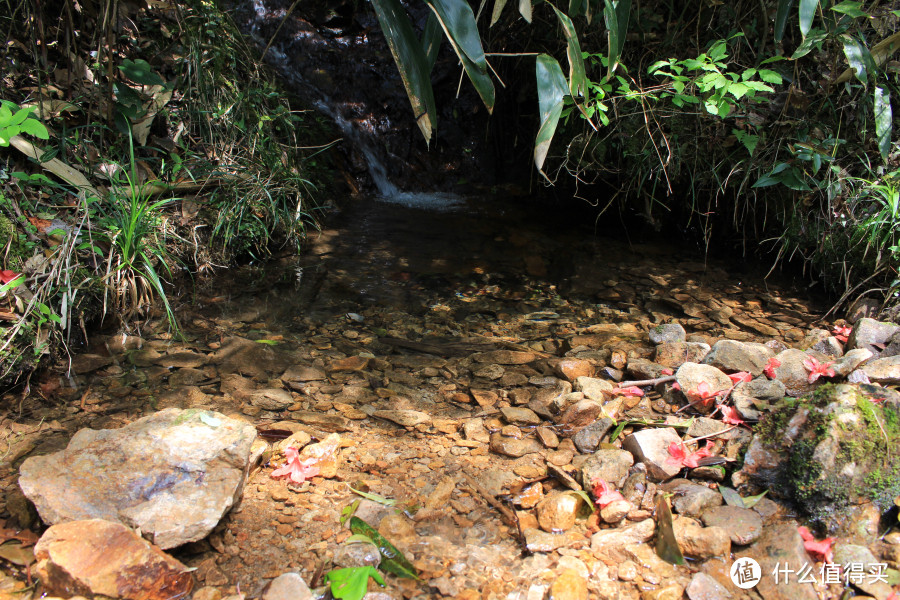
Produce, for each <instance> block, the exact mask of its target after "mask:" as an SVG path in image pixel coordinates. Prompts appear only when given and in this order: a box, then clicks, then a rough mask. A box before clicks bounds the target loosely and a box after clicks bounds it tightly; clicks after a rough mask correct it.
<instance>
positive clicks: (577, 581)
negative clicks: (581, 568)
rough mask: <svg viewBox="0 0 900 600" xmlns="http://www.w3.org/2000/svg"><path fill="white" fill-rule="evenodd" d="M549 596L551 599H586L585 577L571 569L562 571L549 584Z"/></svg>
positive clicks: (586, 586)
mask: <svg viewBox="0 0 900 600" xmlns="http://www.w3.org/2000/svg"><path fill="white" fill-rule="evenodd" d="M550 598H552V599H553V600H587V598H588V584H587V579H586V578H585V577H584V576H583V575H581V574H579V573H578V572H577V571H575V570H573V569H567V570H565V571H563V572H562V573H561V574H560V575H559V577H557V578H556V579H554V580H553V583H552V584H550Z"/></svg>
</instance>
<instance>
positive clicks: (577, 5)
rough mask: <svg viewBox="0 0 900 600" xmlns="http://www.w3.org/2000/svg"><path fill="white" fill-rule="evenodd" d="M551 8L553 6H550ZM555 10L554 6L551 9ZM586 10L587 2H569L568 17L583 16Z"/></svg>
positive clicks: (573, 0)
mask: <svg viewBox="0 0 900 600" xmlns="http://www.w3.org/2000/svg"><path fill="white" fill-rule="evenodd" d="M551 6H553V5H552V4H551ZM553 8H554V9H555V8H556V7H555V6H554V7H553ZM587 10H588V2H587V0H569V11H568V12H569V14H570V15H576V16H577V15H584V14H585V13H586V12H587Z"/></svg>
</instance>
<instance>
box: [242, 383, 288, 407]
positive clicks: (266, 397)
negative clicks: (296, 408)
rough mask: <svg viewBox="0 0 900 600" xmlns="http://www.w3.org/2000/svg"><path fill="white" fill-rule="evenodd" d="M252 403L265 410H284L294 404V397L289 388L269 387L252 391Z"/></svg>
mask: <svg viewBox="0 0 900 600" xmlns="http://www.w3.org/2000/svg"><path fill="white" fill-rule="evenodd" d="M250 404H252V405H253V406H258V407H260V408H261V409H263V410H284V409H286V408H288V407H289V406H291V405H292V404H294V397H293V396H291V393H290V392H289V391H287V390H282V389H278V388H269V389H265V390H258V391H255V392H252V393H251V394H250Z"/></svg>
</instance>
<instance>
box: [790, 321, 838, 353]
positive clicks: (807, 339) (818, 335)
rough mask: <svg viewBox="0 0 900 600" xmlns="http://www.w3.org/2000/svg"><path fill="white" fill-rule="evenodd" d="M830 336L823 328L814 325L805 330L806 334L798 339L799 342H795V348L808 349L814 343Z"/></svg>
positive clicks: (818, 342)
mask: <svg viewBox="0 0 900 600" xmlns="http://www.w3.org/2000/svg"><path fill="white" fill-rule="evenodd" d="M830 336H831V334H830V333H828V331H827V330H825V329H820V328H818V327H814V328H812V329H810V330H809V331H807V332H806V335H804V336H803V339H802V340H800V343H799V344H797V348H799V349H800V350H804V351H805V350H810V349H812V348H813V346H815V345H816V344H820V343H822V342H824V341H825V340H827V339H828V338H829V337H830Z"/></svg>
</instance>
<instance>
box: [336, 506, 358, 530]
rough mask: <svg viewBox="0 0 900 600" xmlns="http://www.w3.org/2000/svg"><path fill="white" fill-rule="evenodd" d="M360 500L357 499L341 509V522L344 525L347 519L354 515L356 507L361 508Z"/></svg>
mask: <svg viewBox="0 0 900 600" xmlns="http://www.w3.org/2000/svg"><path fill="white" fill-rule="evenodd" d="M360 502H361V501H360V500H355V501H354V502H353V503H351V504H348V505H347V506H345V507H344V508H342V509H341V518H340V523H341V525H342V526H343V525H344V523H346V522H347V519H349V518H350V517H352V516H353V513H355V512H356V509H357V508H359V503H360Z"/></svg>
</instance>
